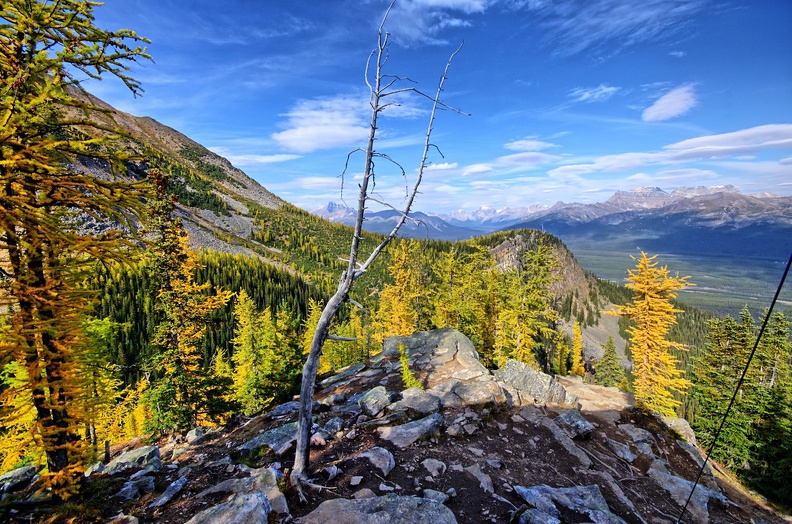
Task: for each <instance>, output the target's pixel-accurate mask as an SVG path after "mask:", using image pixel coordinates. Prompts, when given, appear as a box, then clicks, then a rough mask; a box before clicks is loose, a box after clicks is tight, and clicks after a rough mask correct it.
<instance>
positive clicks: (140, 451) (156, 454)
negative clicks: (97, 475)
mask: <svg viewBox="0 0 792 524" xmlns="http://www.w3.org/2000/svg"><path fill="white" fill-rule="evenodd" d="M155 459H156V460H157V461H159V460H160V450H159V448H158V447H157V446H143V447H142V448H137V449H133V450H130V451H127V452H126V453H123V454H121V455H120V456H118V457H116V458H114V459H113V460H111V461H110V462H108V463H107V466H105V469H104V472H105V473H106V474H108V475H114V474H116V473H119V472H121V471H124V470H127V469H132V468H142V467H145V466H147V465H148V464H149V463H150V462H153V461H154V460H155Z"/></svg>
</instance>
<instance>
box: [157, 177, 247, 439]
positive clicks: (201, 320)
mask: <svg viewBox="0 0 792 524" xmlns="http://www.w3.org/2000/svg"><path fill="white" fill-rule="evenodd" d="M150 177H151V179H152V182H153V184H154V186H155V190H156V198H153V199H151V200H150V202H149V209H150V215H149V216H150V219H151V224H152V226H151V229H152V234H153V239H152V240H151V242H150V247H149V251H148V259H149V262H148V268H149V271H150V272H151V273H150V274H151V278H152V280H153V281H154V282H156V283H157V285H158V288H159V293H158V294H157V297H156V303H155V307H156V309H157V310H158V311H159V313H160V315H161V318H162V321H161V322H160V324H159V325H158V326H157V327H156V331H155V335H154V340H153V342H152V344H153V346H154V354H153V356H152V357H151V359H150V362H149V367H150V370H151V371H152V372H153V373H154V375H155V377H156V378H155V379H153V380H152V383H151V387H150V389H149V390H148V391H146V393H145V394H144V401H145V402H146V403H147V404H148V405H149V407H150V409H151V412H152V414H153V415H152V417H151V419H150V420H149V421H148V424H147V428H146V429H147V430H158V431H174V430H177V431H182V430H185V429H189V428H191V427H195V426H196V425H197V424H198V421H199V420H203V419H205V418H208V419H212V420H218V419H219V418H220V417H221V416H223V415H224V414H226V413H227V412H228V411H229V410H230V409H231V408H232V406H230V405H229V404H228V402H227V401H226V400H225V399H226V398H227V393H228V389H229V387H230V383H229V381H228V380H227V379H223V378H221V377H216V376H214V375H213V374H212V373H210V372H208V371H209V370H208V367H209V362H204V359H203V356H202V355H201V351H200V349H199V348H198V343H199V342H200V341H201V340H202V337H203V334H204V330H205V326H206V324H207V322H208V321H209V318H210V315H211V313H212V312H213V311H215V310H216V309H218V308H220V307H222V306H224V305H225V304H226V302H228V300H229V299H230V297H231V293H230V292H228V291H223V290H215V291H216V294H214V295H209V296H207V295H205V294H204V292H205V291H207V290H209V287H210V286H209V284H203V285H198V284H196V283H195V281H194V276H193V274H194V271H195V270H196V269H197V268H198V267H199V263H198V256H197V254H196V253H195V252H193V251H191V250H190V249H189V248H188V246H187V242H188V237H187V232H186V231H185V230H184V228H183V227H182V226H181V223H180V221H179V219H178V218H176V217H174V216H173V215H172V212H173V209H174V206H175V203H174V199H173V198H172V197H171V196H170V195H168V194H167V191H166V188H167V183H168V179H167V176H165V175H162V174H161V173H159V172H153V173H152V174H151V175H150Z"/></svg>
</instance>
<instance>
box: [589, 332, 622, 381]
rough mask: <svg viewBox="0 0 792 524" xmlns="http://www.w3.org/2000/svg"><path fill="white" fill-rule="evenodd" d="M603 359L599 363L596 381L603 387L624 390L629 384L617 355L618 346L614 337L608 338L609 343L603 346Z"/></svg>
mask: <svg viewBox="0 0 792 524" xmlns="http://www.w3.org/2000/svg"><path fill="white" fill-rule="evenodd" d="M602 350H603V354H602V358H601V359H600V360H599V362H597V374H596V375H595V379H596V382H597V384H599V385H601V386H614V387H618V388H622V389H624V387H625V385H626V383H627V375H626V374H625V373H624V368H623V367H622V365H621V362H619V355H618V354H617V353H616V344H614V343H613V337H608V341H607V342H606V343H604V344H602Z"/></svg>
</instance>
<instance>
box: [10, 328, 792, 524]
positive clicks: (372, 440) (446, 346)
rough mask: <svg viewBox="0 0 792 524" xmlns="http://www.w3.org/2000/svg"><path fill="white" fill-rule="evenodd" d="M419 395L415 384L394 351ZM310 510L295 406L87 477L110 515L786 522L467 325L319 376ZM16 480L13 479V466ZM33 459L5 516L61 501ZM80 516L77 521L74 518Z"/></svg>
mask: <svg viewBox="0 0 792 524" xmlns="http://www.w3.org/2000/svg"><path fill="white" fill-rule="evenodd" d="M401 350H403V351H404V352H405V353H406V354H407V357H408V358H407V361H408V366H409V370H410V372H411V373H412V374H413V375H414V376H415V378H416V379H417V380H418V382H419V383H420V384H421V386H422V387H421V388H410V389H405V388H404V386H403V379H402V372H403V369H402V363H401V361H400V358H399V357H400V351H401ZM315 401H316V402H315V403H314V422H315V424H314V426H313V429H312V437H311V446H312V449H311V456H310V467H309V471H308V473H309V477H310V483H311V485H310V487H308V488H307V490H306V495H307V496H308V503H307V504H301V503H300V502H299V501H298V499H297V497H296V494H295V492H294V491H293V490H292V489H290V488H289V486H288V484H287V479H288V473H289V469H290V467H291V463H292V460H293V452H294V443H295V438H296V423H295V420H296V417H297V409H298V404H297V402H289V403H286V404H283V405H280V406H277V407H276V408H275V409H273V410H272V411H270V412H269V413H266V414H262V415H260V416H257V417H254V418H244V417H241V416H240V417H236V418H234V419H233V420H231V421H230V422H229V423H228V424H227V425H226V426H224V427H216V428H196V429H194V430H193V431H191V432H189V433H188V434H187V435H184V436H173V437H171V438H170V439H168V440H163V441H161V442H158V443H157V444H156V445H149V446H143V445H140V444H139V443H127V446H126V449H117V450H114V455H115V457H114V458H112V460H111V461H110V462H109V463H108V464H101V463H97V464H95V465H94V466H92V467H91V468H89V470H88V471H87V472H86V475H87V477H86V482H85V486H84V492H85V493H90V494H92V495H91V496H93V497H94V498H96V499H100V500H101V501H102V502H101V508H100V510H97V511H99V512H100V513H101V516H97V518H96V519H95V520H84V521H85V522H89V521H90V522H100V521H101V522H113V523H117V524H120V523H134V522H170V523H181V522H189V523H193V524H195V523H213V524H216V523H273V522H298V523H303V524H309V523H312V524H313V523H317V524H318V523H326V522H331V523H333V524H351V523H375V522H376V523H431V524H443V523H449V524H450V523H455V522H460V523H482V522H503V523H507V522H515V523H520V524H539V523H545V524H550V523H581V522H592V523H597V524H606V523H607V524H610V523H614V524H616V523H653V524H654V523H673V522H677V519H679V518H680V515H681V512H682V507H683V506H684V505H685V503H686V501H687V499H688V497H690V502H689V503H688V505H687V508H686V510H685V513H684V515H682V516H681V520H680V522H685V523H710V522H711V523H742V522H770V523H781V522H784V521H785V520H784V518H783V517H782V516H780V515H779V514H777V513H775V512H774V511H772V510H771V509H770V508H769V507H767V506H766V505H764V504H763V503H762V502H761V501H759V500H756V499H754V498H751V497H750V496H749V495H747V494H746V493H745V492H744V491H742V490H741V489H740V488H739V487H738V486H736V485H735V484H733V483H732V482H731V481H730V480H729V479H728V477H727V476H725V475H724V474H723V473H722V472H720V471H717V470H715V471H713V469H711V468H709V467H707V468H705V470H704V473H703V475H702V478H701V480H700V482H699V483H698V485H697V487H696V488H695V491H693V494H692V496H691V491H692V490H693V485H694V482H693V481H694V479H695V478H696V476H697V474H698V472H699V469H700V466H701V464H702V463H703V460H702V458H701V454H700V451H699V449H698V448H697V447H696V443H695V439H694V438H693V436H692V432H690V430H689V427H688V426H687V425H686V424H685V423H684V421H681V420H662V419H659V418H656V417H654V416H651V415H647V414H644V413H641V412H640V411H637V410H636V409H634V407H633V406H632V399H631V396H630V395H628V394H626V393H623V392H620V391H618V390H616V389H614V388H605V387H600V386H589V385H584V384H583V383H582V382H581V380H580V379H579V378H577V377H558V378H554V377H551V376H549V375H546V374H544V373H542V372H540V371H538V370H535V369H533V368H531V367H530V366H526V365H524V364H521V363H518V362H508V363H506V365H505V366H503V368H502V369H500V370H497V371H494V372H493V371H490V370H488V369H487V368H485V367H484V366H483V365H482V364H481V362H480V361H479V358H478V354H477V353H476V351H475V349H474V347H473V344H472V343H471V342H470V340H468V339H467V338H466V337H465V336H464V335H462V334H461V333H459V332H457V331H455V330H451V329H442V330H436V331H430V332H420V333H416V334H415V335H413V336H410V337H392V338H390V339H388V340H387V341H386V343H385V346H384V348H383V351H382V352H380V353H379V354H377V355H375V356H374V357H373V358H371V359H370V360H368V361H367V362H365V363H361V364H357V365H354V366H350V367H348V368H346V369H342V370H338V371H337V372H336V373H335V374H333V375H332V376H329V377H325V378H324V379H323V380H319V381H318V382H317V385H316V396H315ZM12 473H14V472H12ZM36 479H37V477H36V475H35V468H31V467H29V468H23V469H22V470H18V472H17V473H14V474H13V475H12V474H9V475H6V476H4V477H2V478H0V488H2V492H3V499H4V502H9V501H10V502H12V504H9V506H8V507H10V508H12V509H11V510H10V513H8V515H7V516H8V517H9V518H10V521H11V522H30V521H34V522H36V521H44V520H46V519H47V518H48V516H49V515H51V514H52V512H56V513H57V507H56V506H54V503H53V502H52V501H49V500H48V499H47V497H46V496H42V495H40V494H38V495H37V494H35V488H36V484H35V483H36ZM81 522H83V521H81Z"/></svg>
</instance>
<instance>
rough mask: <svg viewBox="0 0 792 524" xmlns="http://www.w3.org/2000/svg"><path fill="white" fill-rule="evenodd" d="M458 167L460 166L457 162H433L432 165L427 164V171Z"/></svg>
mask: <svg viewBox="0 0 792 524" xmlns="http://www.w3.org/2000/svg"><path fill="white" fill-rule="evenodd" d="M457 167H459V164H457V163H456V162H453V163H448V162H444V163H442V164H432V165H430V166H427V168H426V169H425V171H445V170H448V169H456V168H457Z"/></svg>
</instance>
